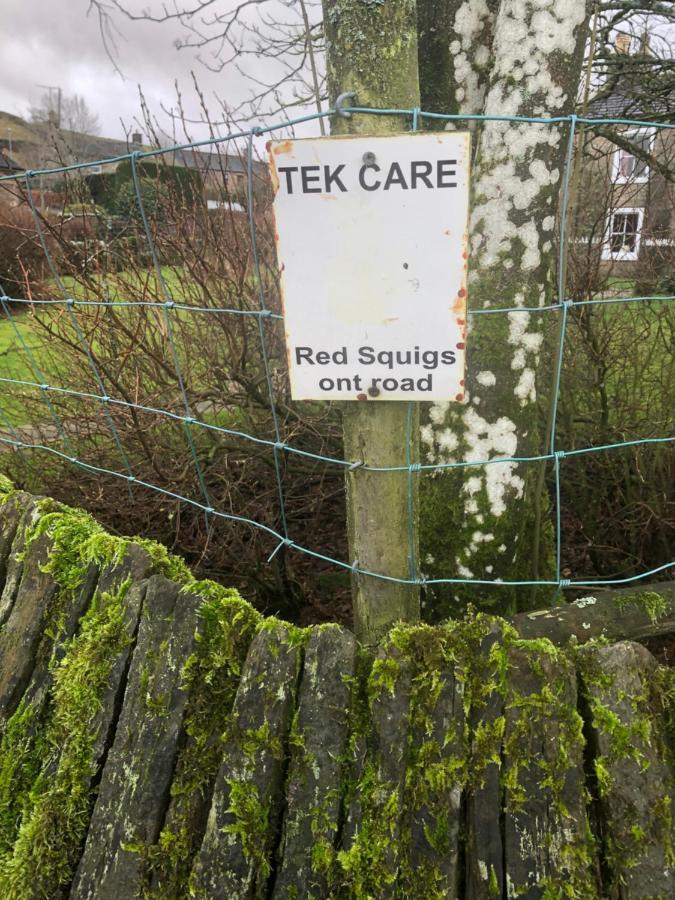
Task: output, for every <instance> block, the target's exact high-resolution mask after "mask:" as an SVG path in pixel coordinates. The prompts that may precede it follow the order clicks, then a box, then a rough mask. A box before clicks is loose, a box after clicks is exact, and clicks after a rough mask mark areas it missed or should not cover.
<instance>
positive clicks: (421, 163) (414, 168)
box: [410, 159, 433, 190]
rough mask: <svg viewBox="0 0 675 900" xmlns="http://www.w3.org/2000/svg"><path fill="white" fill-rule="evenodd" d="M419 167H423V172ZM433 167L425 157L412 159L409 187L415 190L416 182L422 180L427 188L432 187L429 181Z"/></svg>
mask: <svg viewBox="0 0 675 900" xmlns="http://www.w3.org/2000/svg"><path fill="white" fill-rule="evenodd" d="M420 169H423V170H424V171H423V172H420ZM432 169H433V165H432V164H431V163H430V162H428V161H427V160H425V159H418V160H414V161H413V162H412V163H411V164H410V187H411V188H412V189H413V190H415V188H416V187H417V182H418V180H419V181H423V182H424V183H425V184H426V186H427V187H428V188H432V187H433V184H432V183H431V178H429V176H430V175H431V171H432Z"/></svg>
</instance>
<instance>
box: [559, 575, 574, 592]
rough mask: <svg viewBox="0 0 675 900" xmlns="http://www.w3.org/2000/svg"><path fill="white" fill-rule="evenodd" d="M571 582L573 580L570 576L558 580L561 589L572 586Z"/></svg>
mask: <svg viewBox="0 0 675 900" xmlns="http://www.w3.org/2000/svg"><path fill="white" fill-rule="evenodd" d="M571 584H572V582H571V580H570V579H569V578H561V579H560V580H559V581H558V587H559V588H560V589H561V590H562V588H568V587H570V586H571Z"/></svg>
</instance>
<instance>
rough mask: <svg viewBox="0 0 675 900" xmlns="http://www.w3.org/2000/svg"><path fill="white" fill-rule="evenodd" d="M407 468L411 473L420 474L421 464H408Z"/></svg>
mask: <svg viewBox="0 0 675 900" xmlns="http://www.w3.org/2000/svg"><path fill="white" fill-rule="evenodd" d="M408 468H409V470H410V471H411V472H421V471H422V463H418V462H414V463H410V465H409V466H408Z"/></svg>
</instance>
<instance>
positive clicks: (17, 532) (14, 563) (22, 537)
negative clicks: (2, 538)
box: [0, 495, 42, 626]
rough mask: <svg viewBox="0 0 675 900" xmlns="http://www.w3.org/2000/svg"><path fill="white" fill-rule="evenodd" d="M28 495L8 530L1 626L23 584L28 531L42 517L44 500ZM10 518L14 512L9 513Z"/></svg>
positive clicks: (1, 600)
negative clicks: (15, 521)
mask: <svg viewBox="0 0 675 900" xmlns="http://www.w3.org/2000/svg"><path fill="white" fill-rule="evenodd" d="M23 496H24V497H27V500H26V502H25V504H22V505H23V512H22V513H20V518H19V521H18V523H17V525H16V527H15V528H13V527H12V525H11V524H10V526H9V528H8V532H9V533H11V534H12V538H11V542H9V540H8V546H7V550H6V553H7V557H6V563H5V571H4V583H3V585H2V589H1V590H2V592H1V593H0V626H2V625H4V624H5V622H6V621H7V619H8V618H9V615H10V613H11V611H12V607H13V606H14V601H15V600H16V595H17V592H18V590H19V585H20V584H21V577H22V575H23V567H24V560H23V551H24V550H25V548H26V531H27V530H28V529H29V528H31V527H32V526H33V525H35V523H36V522H37V520H38V519H39V517H40V509H39V504H40V503H41V502H42V500H41V498H40V497H30V496H29V495H23ZM4 515H5V507H4V506H3V508H2V518H3V519H4ZM9 518H10V520H11V519H12V518H13V514H12V513H11V512H10V514H9Z"/></svg>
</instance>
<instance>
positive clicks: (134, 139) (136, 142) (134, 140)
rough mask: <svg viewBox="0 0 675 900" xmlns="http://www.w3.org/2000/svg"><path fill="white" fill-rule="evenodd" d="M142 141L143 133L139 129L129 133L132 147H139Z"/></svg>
mask: <svg viewBox="0 0 675 900" xmlns="http://www.w3.org/2000/svg"><path fill="white" fill-rule="evenodd" d="M142 143H143V135H142V134H141V133H140V131H134V133H133V134H132V135H131V146H132V147H140V146H141V145H142Z"/></svg>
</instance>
